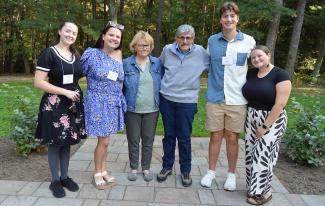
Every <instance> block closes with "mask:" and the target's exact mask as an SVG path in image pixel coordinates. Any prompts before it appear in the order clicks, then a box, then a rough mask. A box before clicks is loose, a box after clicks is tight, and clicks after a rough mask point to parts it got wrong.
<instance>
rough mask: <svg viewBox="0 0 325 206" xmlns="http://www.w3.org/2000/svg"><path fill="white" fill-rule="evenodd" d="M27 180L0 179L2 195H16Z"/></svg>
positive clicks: (0, 192) (0, 193)
mask: <svg viewBox="0 0 325 206" xmlns="http://www.w3.org/2000/svg"><path fill="white" fill-rule="evenodd" d="M26 184H27V182H25V181H9V180H0V195H16V194H17V193H18V192H19V190H21V189H22V188H23V187H24V185H26Z"/></svg>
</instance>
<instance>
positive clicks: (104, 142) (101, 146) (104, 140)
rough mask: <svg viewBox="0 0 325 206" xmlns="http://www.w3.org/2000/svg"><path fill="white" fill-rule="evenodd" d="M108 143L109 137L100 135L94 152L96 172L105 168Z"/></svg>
mask: <svg viewBox="0 0 325 206" xmlns="http://www.w3.org/2000/svg"><path fill="white" fill-rule="evenodd" d="M108 143H109V137H98V142H97V146H96V149H95V153H94V160H95V173H99V172H102V171H104V170H105V161H106V157H107V148H108Z"/></svg>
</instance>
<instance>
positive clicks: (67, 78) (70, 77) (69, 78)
mask: <svg viewBox="0 0 325 206" xmlns="http://www.w3.org/2000/svg"><path fill="white" fill-rule="evenodd" d="M72 83H73V74H65V75H63V84H72Z"/></svg>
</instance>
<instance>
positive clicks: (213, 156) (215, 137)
mask: <svg viewBox="0 0 325 206" xmlns="http://www.w3.org/2000/svg"><path fill="white" fill-rule="evenodd" d="M222 138H223V130H221V131H217V132H211V137H210V142H209V169H210V170H213V171H215V169H216V166H217V161H218V158H219V153H220V148H221V143H222Z"/></svg>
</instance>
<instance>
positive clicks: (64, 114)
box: [36, 47, 86, 146]
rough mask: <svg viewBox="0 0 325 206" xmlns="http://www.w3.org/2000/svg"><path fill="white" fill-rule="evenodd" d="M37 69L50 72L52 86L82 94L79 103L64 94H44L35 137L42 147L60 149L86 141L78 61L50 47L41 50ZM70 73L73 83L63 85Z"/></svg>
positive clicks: (80, 70)
mask: <svg viewBox="0 0 325 206" xmlns="http://www.w3.org/2000/svg"><path fill="white" fill-rule="evenodd" d="M36 69H37V70H41V71H44V72H48V81H49V83H51V84H53V85H55V86H58V87H62V88H65V89H68V90H72V91H77V92H79V94H80V101H78V102H74V101H72V100H70V99H69V98H67V97H66V96H63V95H56V94H50V93H44V95H43V97H42V99H41V103H40V106H39V113H38V123H37V129H36V138H37V139H40V140H41V142H42V144H54V145H59V146H66V145H73V144H77V143H79V142H80V139H84V138H86V132H85V120H84V107H83V94H82V91H81V88H80V86H79V84H78V80H79V79H80V78H81V77H82V68H81V65H80V62H79V60H78V59H77V58H76V57H75V56H73V58H72V60H71V61H69V60H67V59H65V58H64V57H63V56H61V55H60V54H59V52H58V51H57V50H56V49H55V48H54V47H50V48H46V49H45V50H43V51H42V53H41V55H40V57H39V59H38V62H37V66H36ZM69 74H73V77H74V78H73V82H72V83H69V84H63V75H69Z"/></svg>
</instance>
